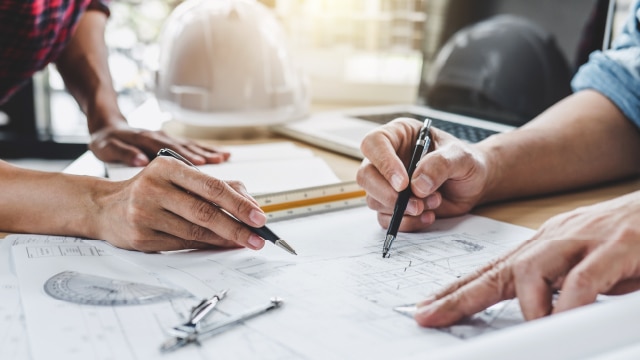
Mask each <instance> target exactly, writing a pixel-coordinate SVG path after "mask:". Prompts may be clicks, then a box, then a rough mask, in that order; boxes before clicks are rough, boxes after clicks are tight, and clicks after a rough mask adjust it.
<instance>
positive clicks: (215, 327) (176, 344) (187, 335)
mask: <svg viewBox="0 0 640 360" xmlns="http://www.w3.org/2000/svg"><path fill="white" fill-rule="evenodd" d="M282 303H283V300H282V299H281V298H279V297H273V298H271V300H270V301H269V303H268V304H267V305H262V306H259V307H257V308H255V309H252V310H249V311H247V312H246V313H244V314H240V315H237V316H235V317H232V318H230V319H228V320H226V321H224V322H222V323H219V324H211V325H208V326H198V325H196V326H193V327H192V329H193V331H191V332H188V331H172V333H173V334H174V335H175V337H173V338H171V339H168V340H167V341H165V342H164V343H163V344H162V346H160V351H161V352H163V353H167V352H171V351H174V350H177V349H180V348H182V347H185V346H186V345H189V344H191V343H195V344H198V345H199V344H200V340H203V339H205V338H208V337H211V336H214V335H216V334H219V333H221V332H224V331H225V330H227V329H229V328H231V327H232V326H234V325H237V324H240V323H242V322H243V321H246V320H249V319H251V318H254V317H256V316H258V315H260V314H264V313H266V312H269V311H271V310H274V309H277V308H279V307H280V306H281V305H282ZM188 323H189V322H187V324H188ZM184 325H186V324H183V325H180V326H177V327H175V328H173V330H175V329H176V328H181V327H182V326H184Z"/></svg>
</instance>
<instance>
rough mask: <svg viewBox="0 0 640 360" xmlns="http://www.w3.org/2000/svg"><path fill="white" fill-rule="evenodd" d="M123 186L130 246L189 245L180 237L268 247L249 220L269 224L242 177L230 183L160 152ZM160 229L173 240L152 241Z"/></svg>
mask: <svg viewBox="0 0 640 360" xmlns="http://www.w3.org/2000/svg"><path fill="white" fill-rule="evenodd" d="M121 186H124V191H125V194H123V195H121V196H118V197H119V198H123V199H127V201H125V202H124V204H125V205H124V209H119V210H118V211H120V212H124V216H125V219H126V223H127V225H128V226H129V231H128V232H127V233H126V234H125V236H122V237H123V238H125V239H127V240H128V241H129V245H126V244H125V245H126V246H127V247H134V248H136V249H140V250H143V251H150V250H159V249H166V248H167V247H169V245H167V244H169V243H170V244H171V245H170V246H173V247H175V246H185V245H184V244H183V245H180V244H179V243H177V242H176V241H175V240H176V239H183V241H195V242H198V243H203V244H210V245H216V246H230V245H232V244H233V245H234V246H244V247H249V248H251V249H254V250H257V249H261V248H262V247H263V246H264V240H263V239H262V238H260V237H259V236H258V235H256V234H254V233H253V232H252V231H251V230H250V229H249V228H248V227H247V225H249V226H252V227H261V226H264V224H265V222H266V216H265V214H264V212H262V210H261V209H260V207H259V206H258V204H257V203H256V202H255V200H254V199H252V198H251V197H250V196H249V195H248V194H247V192H246V189H245V188H244V185H242V183H240V182H230V183H227V182H225V181H222V180H219V179H216V178H212V177H210V176H207V175H205V174H203V173H202V172H199V171H198V170H197V169H194V168H193V167H190V166H188V165H186V164H185V163H183V162H181V161H179V160H176V159H173V158H169V157H158V158H156V159H155V160H154V161H152V162H151V164H149V165H148V166H147V167H145V168H144V169H143V170H142V171H141V172H140V173H139V174H138V175H136V176H135V177H134V178H132V179H131V180H128V181H126V182H124V183H123V185H121ZM116 204H117V203H116ZM122 206H123V205H120V207H122ZM238 220H240V221H242V222H243V223H244V224H243V223H241V222H240V221H238ZM245 224H247V225H245ZM150 232H152V234H150ZM155 234H164V235H165V236H164V237H163V239H172V240H171V241H170V242H169V243H167V242H166V241H165V242H164V243H163V242H158V243H157V244H156V245H154V244H153V243H152V242H150V241H148V240H149V239H151V238H152V237H151V236H153V235H155ZM118 235H121V234H118ZM167 236H168V237H167ZM113 238H116V236H112V237H111V239H113ZM116 241H117V240H116ZM117 246H121V244H120V245H117ZM121 247H125V246H121Z"/></svg>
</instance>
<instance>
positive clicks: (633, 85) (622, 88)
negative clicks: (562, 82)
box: [571, 0, 640, 127]
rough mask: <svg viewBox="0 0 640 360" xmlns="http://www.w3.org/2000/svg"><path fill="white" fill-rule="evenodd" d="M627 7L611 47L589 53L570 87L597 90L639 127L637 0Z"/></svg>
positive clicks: (639, 18)
mask: <svg viewBox="0 0 640 360" xmlns="http://www.w3.org/2000/svg"><path fill="white" fill-rule="evenodd" d="M631 10H632V11H631V12H630V14H629V17H628V18H627V21H626V22H625V24H624V26H623V28H622V31H621V32H620V33H619V34H618V35H617V36H616V39H615V41H614V43H613V45H612V47H611V49H609V50H605V51H595V52H593V53H592V54H591V55H590V56H589V61H588V62H587V63H586V64H584V65H583V66H581V67H580V69H579V70H578V72H577V73H576V75H575V76H574V77H573V80H572V82H571V86H572V88H573V90H574V91H579V90H584V89H593V90H596V91H598V92H600V93H601V94H603V95H604V96H606V97H607V98H609V99H610V100H611V101H612V102H613V103H614V104H615V105H616V106H617V107H618V108H619V109H620V110H621V111H622V113H623V114H624V115H625V116H626V117H627V118H628V119H629V120H631V121H633V123H634V124H636V126H638V127H640V0H636V1H635V2H634V5H633V6H631Z"/></svg>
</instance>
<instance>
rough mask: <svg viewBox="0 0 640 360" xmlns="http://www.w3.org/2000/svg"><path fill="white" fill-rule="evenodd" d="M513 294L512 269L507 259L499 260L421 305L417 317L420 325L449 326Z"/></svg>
mask: <svg viewBox="0 0 640 360" xmlns="http://www.w3.org/2000/svg"><path fill="white" fill-rule="evenodd" d="M514 296H515V288H514V281H513V273H512V272H511V268H510V267H509V266H507V265H506V263H505V262H498V263H496V264H495V265H494V266H493V267H492V268H491V269H490V270H489V271H487V272H485V273H483V274H482V275H481V276H479V277H478V278H476V279H474V280H473V281H472V282H470V283H468V284H466V286H463V287H460V288H458V289H457V290H455V291H454V292H452V293H450V294H449V295H447V296H445V297H442V298H440V299H438V300H435V301H433V302H432V303H430V304H429V305H426V306H421V307H419V308H418V311H417V312H416V314H415V319H416V321H417V322H418V324H420V325H421V326H428V327H442V326H448V325H451V324H453V323H455V322H457V321H459V320H461V319H463V318H465V317H468V316H471V315H473V314H475V313H477V312H478V311H481V310H484V309H486V308H488V307H489V306H491V305H494V304H496V303H498V302H500V301H502V300H506V299H511V298H513V297H514Z"/></svg>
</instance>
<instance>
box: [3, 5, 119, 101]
mask: <svg viewBox="0 0 640 360" xmlns="http://www.w3.org/2000/svg"><path fill="white" fill-rule="evenodd" d="M87 9H97V10H101V11H104V12H105V13H107V14H108V9H107V7H106V5H105V4H104V2H102V1H98V0H77V1H74V0H15V1H0V104H2V103H4V102H5V101H7V99H8V98H9V97H10V96H11V95H12V94H13V93H14V92H15V91H16V90H17V89H18V88H19V87H20V86H21V85H23V84H24V83H25V82H26V81H27V80H28V79H29V78H31V76H32V75H33V74H34V73H35V72H36V71H38V70H41V69H43V68H44V67H45V66H46V65H47V64H48V63H50V62H52V61H55V59H56V58H57V57H58V55H60V52H62V50H63V49H64V47H65V46H66V45H67V43H68V42H69V40H70V39H71V35H72V34H73V31H74V29H75V27H76V25H77V23H78V20H79V19H80V15H82V13H83V12H84V11H85V10H87Z"/></svg>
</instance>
